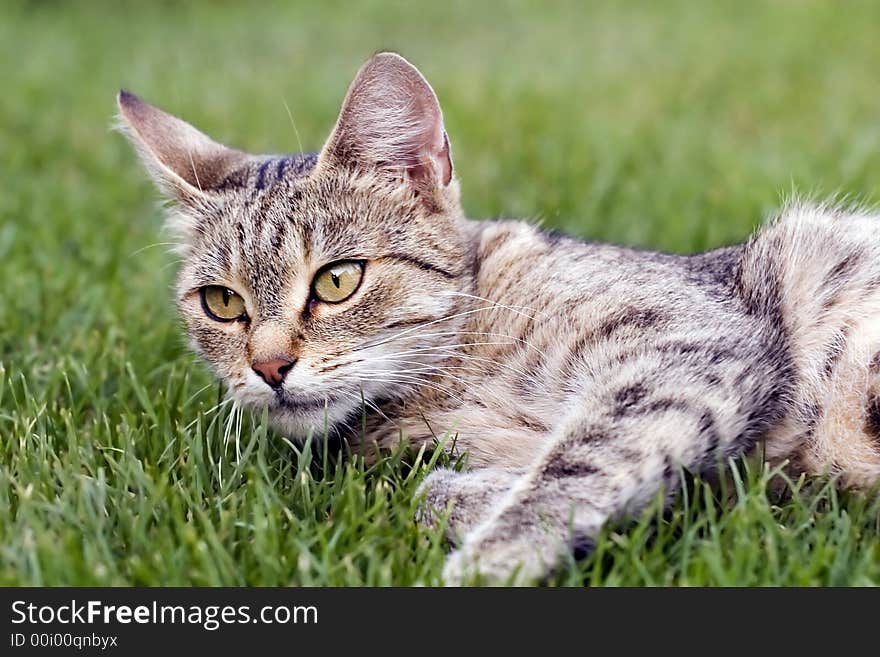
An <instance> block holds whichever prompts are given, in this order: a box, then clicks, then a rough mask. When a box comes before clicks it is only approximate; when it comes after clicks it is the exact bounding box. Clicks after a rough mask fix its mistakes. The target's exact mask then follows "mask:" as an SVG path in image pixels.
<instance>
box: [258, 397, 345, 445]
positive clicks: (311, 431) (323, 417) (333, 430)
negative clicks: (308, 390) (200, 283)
mask: <svg viewBox="0 0 880 657" xmlns="http://www.w3.org/2000/svg"><path fill="white" fill-rule="evenodd" d="M355 413H358V414H359V413H360V410H359V409H357V408H348V407H344V406H342V405H340V404H338V403H336V404H327V405H326V406H320V407H318V406H312V407H308V408H297V407H295V406H290V405H288V404H283V403H278V404H272V406H270V408H269V421H270V423H271V424H272V426H273V427H274V428H275V429H276V430H277V431H279V432H280V433H283V434H285V435H286V436H288V437H289V438H291V439H293V440H296V441H299V442H302V441H305V440H306V439H307V438H309V437H310V436H311V437H312V438H315V439H321V438H325V437H328V436H329V437H334V436H336V435H338V434H339V433H340V432H341V431H342V430H343V429H344V428H345V426H347V424H348V422H347V421H348V420H349V419H350V418H351V417H352V416H353V415H354V414H355Z"/></svg>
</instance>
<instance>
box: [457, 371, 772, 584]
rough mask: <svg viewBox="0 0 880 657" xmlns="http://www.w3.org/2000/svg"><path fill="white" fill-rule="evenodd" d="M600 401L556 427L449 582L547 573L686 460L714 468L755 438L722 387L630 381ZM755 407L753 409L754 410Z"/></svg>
mask: <svg viewBox="0 0 880 657" xmlns="http://www.w3.org/2000/svg"><path fill="white" fill-rule="evenodd" d="M605 389H606V390H607V391H608V396H607V397H606V399H605V403H602V401H603V400H602V396H597V397H594V398H593V400H594V402H596V404H595V405H594V406H593V412H590V411H589V410H587V409H583V410H579V411H577V412H576V414H575V416H574V417H572V418H569V419H568V420H567V421H566V422H565V423H564V425H563V426H561V427H560V429H559V431H558V432H557V435H556V437H555V438H554V439H553V440H552V441H550V443H549V445H548V447H547V448H546V450H545V451H544V452H543V453H542V454H541V456H540V458H539V459H538V460H537V462H536V465H535V466H534V467H533V468H532V469H531V470H530V471H529V472H528V473H527V474H525V475H524V476H523V477H522V478H521V479H519V480H518V481H517V482H516V484H515V485H514V486H513V488H512V489H511V490H510V492H509V493H508V494H507V495H505V496H504V497H503V498H501V501H500V504H499V505H498V507H496V508H495V509H494V510H493V512H492V513H491V514H490V515H489V516H488V517H487V518H486V520H484V521H483V522H482V523H480V524H479V525H478V526H476V527H475V528H474V529H473V531H471V532H470V533H469V534H468V535H467V536H466V537H465V540H464V542H463V544H462V545H461V547H460V549H459V550H457V551H456V552H453V553H452V554H451V555H450V556H449V558H448V561H447V563H446V566H445V568H444V581H445V582H446V583H447V584H461V583H468V582H471V581H472V578H473V577H474V576H476V575H477V574H479V575H480V580H481V582H482V583H490V584H491V583H494V584H505V583H512V584H524V583H528V582H533V581H535V580H539V579H541V578H543V577H545V576H547V575H549V574H550V573H551V572H552V571H553V569H554V568H556V567H557V566H558V565H559V564H560V563H562V562H564V560H566V559H571V555H572V554H573V553H574V552H576V551H577V550H578V548H580V549H584V548H589V546H590V544H591V540H592V538H594V537H595V536H596V534H597V533H598V531H599V530H600V528H601V527H602V525H603V524H604V523H605V522H606V521H607V520H608V519H609V518H611V517H615V516H619V515H623V514H625V513H635V512H638V511H639V510H640V509H641V508H643V507H644V506H645V505H646V504H647V503H648V502H650V500H651V499H652V498H653V497H654V496H655V495H656V494H657V492H658V491H660V490H661V489H663V488H664V487H665V489H666V490H667V491H672V490H673V488H674V485H675V484H676V482H677V481H678V474H679V472H680V466H683V467H685V468H688V469H691V470H703V469H705V468H707V467H711V466H714V465H715V463H716V458H717V456H718V453H719V451H720V452H723V453H726V454H734V453H737V452H739V451H742V450H743V449H745V448H747V447H748V446H749V444H750V442H751V441H750V440H749V439H748V435H749V433H750V432H749V426H750V425H749V418H750V417H757V415H754V414H752V413H751V410H752V409H750V408H749V407H748V406H747V405H746V406H744V405H742V404H732V403H730V400H729V398H728V397H727V395H726V394H724V393H723V392H721V391H714V393H711V394H710V393H707V392H704V391H702V390H700V389H693V390H687V389H684V390H679V391H678V394H675V395H674V396H672V395H670V394H669V393H666V392H663V391H662V390H661V389H657V388H654V389H653V390H652V389H651V388H649V387H648V386H647V385H643V384H641V383H632V382H628V383H625V384H619V383H618V384H615V385H612V386H609V387H606V388H605ZM757 412H758V411H756V413H757Z"/></svg>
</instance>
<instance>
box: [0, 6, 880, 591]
mask: <svg viewBox="0 0 880 657" xmlns="http://www.w3.org/2000/svg"><path fill="white" fill-rule="evenodd" d="M121 4H122V3H110V2H107V3H79V4H76V3H64V4H62V3H17V2H4V3H2V5H0V80H2V81H3V82H2V88H3V94H2V97H0V126H2V130H0V154H2V160H0V161H2V180H3V183H2V194H0V280H2V282H3V285H2V292H0V362H2V369H0V584H35V585H39V584H47V585H58V584H75V585H85V584H94V585H101V584H115V585H125V584H142V585H152V584H181V585H182V584H202V585H214V584H282V585H287V584H313V585H341V584H398V585H407V584H415V583H425V584H435V583H438V582H439V573H440V571H441V567H442V562H443V557H444V546H443V543H442V541H441V540H440V538H439V536H438V535H437V534H436V533H431V532H428V531H426V530H424V529H422V528H420V527H418V526H416V525H415V524H414V522H413V520H412V510H413V501H412V494H413V491H414V489H415V487H416V486H417V484H418V482H419V480H420V479H421V478H422V477H423V476H424V474H425V472H426V467H425V464H424V462H423V461H422V460H419V459H415V461H416V466H415V467H413V466H412V465H411V462H412V461H413V458H412V455H410V456H409V457H408V459H404V458H403V455H400V454H399V455H396V456H394V457H392V458H388V459H387V460H384V461H382V462H380V463H379V464H378V465H377V466H375V467H373V468H370V469H367V468H365V467H364V466H363V464H360V463H353V462H347V461H341V460H339V459H336V458H335V455H332V454H331V455H327V454H324V453H323V452H322V451H321V449H320V448H318V447H316V448H315V450H312V449H310V448H306V449H304V450H303V449H297V448H295V447H293V446H292V445H290V444H289V443H288V442H286V441H285V440H283V439H282V438H281V437H280V436H277V435H274V434H273V433H271V432H270V431H267V429H266V428H265V423H264V421H263V419H262V418H247V417H246V418H244V420H243V426H242V429H241V431H240V433H239V432H237V431H235V430H233V432H232V433H233V434H236V435H240V445H239V449H240V456H237V455H236V448H235V445H234V444H226V441H225V436H226V427H227V424H228V422H229V421H230V419H231V418H230V415H229V410H228V407H227V406H223V407H220V408H217V404H218V400H219V395H220V391H219V389H218V386H217V384H216V383H214V382H213V381H212V380H211V378H210V376H209V375H208V373H207V372H206V370H205V369H204V368H203V367H202V366H201V365H200V364H199V363H198V362H197V361H196V360H195V359H194V358H193V357H192V356H191V355H190V354H189V352H188V351H187V349H186V346H185V343H184V340H183V338H182V335H181V330H180V327H179V325H178V322H177V319H176V317H175V315H174V311H173V308H172V304H171V291H170V285H171V282H172V280H173V267H174V263H173V258H172V257H171V256H170V255H168V254H167V253H166V252H165V247H164V246H161V245H158V246H156V244H157V243H161V242H163V241H165V240H164V237H163V236H162V233H161V231H160V226H159V217H160V213H159V212H158V211H157V207H156V196H155V194H154V192H153V190H152V188H151V185H150V183H149V182H148V181H147V180H146V177H145V175H144V174H143V172H142V171H141V168H140V165H139V164H138V162H137V161H136V159H135V157H134V155H133V154H132V152H131V150H130V148H129V146H128V145H127V144H126V143H125V142H124V140H123V139H122V137H121V136H120V135H118V134H116V133H113V132H111V131H110V130H109V126H110V123H111V117H112V114H113V112H114V104H113V102H114V94H115V92H116V90H117V88H119V87H120V86H123V85H124V86H126V87H128V88H130V89H132V90H134V91H135V92H137V93H139V94H142V95H143V96H144V97H146V98H147V99H150V100H152V101H154V102H156V103H157V104H159V105H161V106H163V107H166V108H167V109H169V110H171V111H173V112H175V113H178V114H180V115H182V116H184V117H186V118H187V119H189V120H191V121H193V122H194V123H196V124H197V125H198V126H199V127H201V128H203V129H204V130H206V131H207V132H209V133H210V134H212V135H214V136H215V137H217V138H218V139H220V140H222V141H225V142H227V143H231V144H234V145H236V146H239V147H242V148H247V149H252V150H255V151H261V150H262V151H285V150H288V151H294V150H299V147H298V139H297V136H296V135H295V133H294V130H293V128H292V127H291V123H290V120H289V118H288V115H287V110H286V109H285V102H286V104H287V105H288V106H289V107H290V110H291V112H292V114H293V117H294V119H295V121H296V128H297V131H298V133H299V135H300V137H301V138H302V140H303V146H304V147H305V148H307V149H314V148H317V147H319V146H320V144H321V142H322V140H323V138H324V137H325V135H326V134H327V133H328V131H329V129H330V128H331V126H332V124H333V121H334V120H335V116H336V112H337V110H338V107H339V103H340V102H341V99H342V96H343V94H344V91H345V88H346V85H347V84H348V82H349V80H350V79H351V77H352V75H353V74H354V72H355V70H356V69H357V68H358V66H359V65H360V64H361V62H362V61H363V60H364V59H365V58H366V57H367V56H368V55H369V54H370V53H371V52H373V51H375V50H378V49H382V48H394V49H397V50H399V51H401V52H403V53H404V54H406V55H407V56H408V57H409V58H411V59H412V60H413V61H414V62H415V63H416V64H417V65H419V66H420V67H421V68H422V70H423V71H424V72H425V73H426V75H427V76H428V78H429V79H430V80H431V81H432V83H433V84H434V86H435V88H436V90H437V92H438V94H439V96H440V99H441V102H442V104H443V107H444V111H445V115H446V120H447V127H448V129H449V133H450V136H451V139H452V144H453V151H454V159H455V163H456V168H457V171H458V173H459V175H460V177H461V180H462V188H463V195H464V204H465V207H466V209H467V210H468V212H469V214H470V215H471V216H474V217H497V216H522V217H532V218H537V219H541V220H543V221H544V222H545V223H546V224H548V225H552V226H556V227H559V228H562V229H565V230H567V231H570V232H573V233H576V234H578V235H581V236H584V237H587V238H591V239H601V240H611V241H617V242H627V243H632V244H639V245H644V246H650V247H656V248H662V249H667V250H674V251H692V250H697V249H704V248H709V247H713V246H717V245H720V244H723V243H725V242H730V241H735V240H740V239H742V238H744V237H745V236H746V235H748V233H749V232H750V231H751V230H752V229H753V228H754V226H755V225H756V224H757V223H758V222H759V221H760V220H761V218H762V217H763V216H764V215H765V214H766V213H767V212H769V211H770V210H771V209H772V208H773V207H775V206H776V205H777V204H778V202H779V199H780V197H781V193H783V192H787V191H789V190H791V189H792V188H799V189H802V190H807V191H819V192H824V193H836V192H843V193H851V194H856V195H859V196H861V197H864V198H868V199H871V198H873V199H875V200H876V199H877V198H878V191H880V95H878V94H877V84H876V82H877V73H876V63H877V62H878V61H880V40H878V39H877V37H876V29H875V28H876V25H878V23H880V6H878V5H877V4H876V3H873V2H867V1H866V2H852V3H847V4H846V5H845V7H843V6H841V5H838V4H837V3H819V2H794V1H790V2H772V3H766V4H752V3H750V4H749V5H748V8H745V7H744V6H743V5H742V4H741V3H739V2H729V3H692V2H681V3H674V2H664V3H654V2H637V3H626V4H625V5H624V4H623V3H616V2H602V3H596V4H594V5H591V6H589V7H581V3H574V2H572V3H570V4H563V3H560V4H553V5H552V6H549V5H548V4H547V3H537V2H535V3H529V4H526V3H516V4H508V5H501V4H495V3H493V4H492V5H491V6H489V3H464V2H461V3H457V2H445V3H437V2H430V3H425V4H424V5H423V6H421V7H418V8H414V7H412V6H411V5H410V4H409V3H406V4H404V3H400V4H393V3H379V2H374V3H366V4H360V5H358V6H357V8H350V7H348V6H347V5H346V4H343V3H318V2H310V3H301V4H302V6H296V5H297V4H300V3H283V4H279V5H278V6H275V7H271V8H270V7H269V6H268V5H266V4H263V3H260V4H259V5H254V6H251V7H240V6H239V5H238V4H233V3H228V4H226V3H204V4H193V3H186V6H178V5H176V4H175V5H172V4H171V3H149V4H148V3H137V4H135V3H131V5H130V7H129V8H128V9H125V8H123V7H122V6H121ZM233 429H235V427H233ZM408 463H410V464H408ZM771 474H772V473H769V472H768V471H767V470H766V468H765V467H763V466H762V465H761V462H760V459H752V460H750V461H748V462H743V463H740V464H738V466H737V468H736V470H735V471H734V474H733V475H732V476H731V477H729V478H727V479H726V480H725V483H724V485H723V486H714V487H710V486H708V485H707V484H705V483H702V482H691V483H690V484H688V485H687V486H686V487H685V491H686V495H683V496H682V497H681V499H680V500H679V502H677V503H676V504H675V505H674V506H673V508H672V509H671V510H670V511H669V512H666V513H662V512H661V511H660V510H659V508H653V509H650V510H649V511H648V512H646V514H645V515H644V516H643V517H642V518H641V519H640V520H638V521H637V522H635V523H634V524H622V525H617V526H615V527H612V528H609V529H608V530H607V531H606V533H605V534H604V536H603V537H602V540H600V541H599V547H598V550H597V552H596V554H594V555H593V556H592V557H591V558H589V559H588V560H587V561H585V562H583V563H581V564H572V565H570V566H569V568H567V569H566V570H564V571H563V572H562V573H560V575H559V577H558V579H557V582H558V583H560V584H579V583H581V582H583V581H586V582H588V583H590V584H594V585H600V584H615V585H639V584H682V585H685V584H686V585H747V584H765V585H768V584H769V585H775V584H779V585H791V584H801V585H828V584H835V585H841V584H876V583H878V582H880V526H878V525H880V508H878V504H877V503H876V502H875V501H874V498H873V497H866V496H860V495H855V494H840V493H838V492H836V491H835V489H834V487H833V486H831V485H829V483H828V482H824V481H812V482H796V483H795V484H793V485H791V486H788V488H789V489H792V488H793V489H794V490H793V492H792V491H791V490H789V492H788V494H784V495H779V494H778V493H776V492H774V491H771V490H769V489H770V487H769V486H768V482H769V479H770V475H771Z"/></svg>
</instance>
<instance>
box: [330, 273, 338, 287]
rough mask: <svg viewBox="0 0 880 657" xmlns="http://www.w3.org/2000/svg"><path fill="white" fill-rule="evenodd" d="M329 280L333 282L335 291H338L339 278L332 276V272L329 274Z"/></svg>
mask: <svg viewBox="0 0 880 657" xmlns="http://www.w3.org/2000/svg"><path fill="white" fill-rule="evenodd" d="M330 278H331V280H332V281H333V285H335V286H336V289H337V290H338V289H339V276H337V275H336V274H334V273H333V272H332V271H331V272H330Z"/></svg>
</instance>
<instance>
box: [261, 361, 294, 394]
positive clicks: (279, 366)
mask: <svg viewBox="0 0 880 657" xmlns="http://www.w3.org/2000/svg"><path fill="white" fill-rule="evenodd" d="M295 362H296V361H292V360H290V359H289V358H270V359H269V360H262V361H259V362H256V361H255V362H254V363H253V365H251V367H252V368H253V370H254V372H256V373H257V374H259V375H260V378H262V379H263V381H265V382H266V383H268V384H269V385H270V386H272V387H273V388H277V387H278V386H280V385H281V383H282V381H284V377H285V376H287V373H288V372H289V371H290V370H291V368H292V367H293V364H294V363H295Z"/></svg>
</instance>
